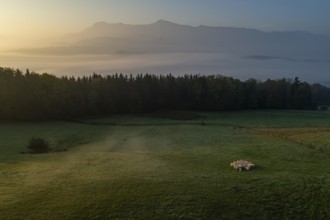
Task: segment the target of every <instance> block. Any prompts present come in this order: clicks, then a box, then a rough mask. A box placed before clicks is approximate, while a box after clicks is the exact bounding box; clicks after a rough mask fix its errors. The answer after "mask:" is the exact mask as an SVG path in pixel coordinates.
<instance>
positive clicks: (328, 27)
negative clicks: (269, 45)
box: [0, 0, 330, 81]
mask: <svg viewBox="0 0 330 220" xmlns="http://www.w3.org/2000/svg"><path fill="white" fill-rule="evenodd" d="M329 11H330V1H329V0H56V1H55V0H53V1H50V0H0V66H9V67H15V68H20V69H25V68H29V69H30V70H35V71H37V72H50V73H55V74H57V73H58V74H65V75H68V74H69V75H70V74H82V73H83V74H89V73H91V72H94V71H96V72H99V73H104V74H108V73H115V72H124V73H132V72H133V71H135V72H137V73H142V72H153V73H160V72H164V73H168V72H172V73H174V72H175V71H176V72H178V73H195V72H196V71H198V72H196V73H212V74H214V73H216V74H218V73H220V74H224V75H226V74H229V75H232V76H235V77H238V78H243V79H246V78H249V77H255V78H257V79H266V78H268V77H271V76H272V77H273V78H278V77H294V76H298V75H299V74H301V76H302V77H305V79H306V80H310V81H316V80H318V81H326V80H328V73H329V72H328V70H329V69H330V61H329V62H323V63H322V64H321V63H318V62H309V63H300V62H288V61H281V63H279V62H280V61H279V60H268V61H264V62H261V61H255V60H242V59H240V57H239V56H238V57H236V58H230V59H229V58H228V59H227V58H221V59H220V58H219V59H218V58H216V59H218V60H217V65H214V59H215V58H214V57H209V55H208V54H206V55H201V54H190V55H189V56H187V54H174V55H173V54H170V55H168V56H166V57H164V56H165V55H163V54H159V55H158V56H155V55H149V56H146V57H143V56H140V55H136V56H129V57H107V58H104V57H102V58H100V57H97V58H95V59H92V60H89V59H91V58H90V57H88V58H86V57H52V56H50V57H44V56H39V57H37V56H30V55H29V56H28V55H26V56H25V55H17V54H14V55H12V54H10V53H11V52H12V51H15V50H12V49H21V48H35V47H47V46H53V45H54V42H60V41H61V40H58V39H63V36H68V35H67V34H69V33H77V32H81V31H83V30H85V29H87V28H88V27H91V26H92V25H93V24H94V23H96V22H100V21H105V22H108V23H124V24H151V23H154V22H156V21H157V20H159V19H163V20H168V21H171V22H174V23H178V24H185V25H191V26H199V25H207V26H225V27H245V28H254V29H258V30H262V31H296V30H300V31H301V30H303V31H308V32H312V33H315V34H321V35H326V36H328V37H330V22H329V21H330V13H329ZM55 46H56V45H55ZM270 52H272V51H270ZM258 55H259V54H258ZM261 55H265V54H261ZM266 55H267V54H266ZM182 57H183V58H182ZM201 57H202V58H203V59H201ZM307 58H308V59H311V58H309V57H307ZM307 58H306V59H307ZM81 59H87V60H84V61H85V62H84V63H82V62H81ZM322 59H324V60H329V58H328V57H326V58H322ZM311 60H312V59H311ZM150 61H152V62H150ZM164 61H166V62H164ZM156 64H157V65H156ZM109 67H111V68H109ZM125 68H126V69H125ZM219 70H221V71H222V72H218V71H219ZM193 71H195V72H193ZM315 72H317V74H319V75H317V76H315V75H313V74H315ZM250 73H253V74H254V75H253V74H250ZM235 74H238V75H235ZM262 74H263V75H262ZM265 74H266V75H265ZM280 74H282V75H280ZM290 74H291V75H290ZM303 79H304V78H303Z"/></svg>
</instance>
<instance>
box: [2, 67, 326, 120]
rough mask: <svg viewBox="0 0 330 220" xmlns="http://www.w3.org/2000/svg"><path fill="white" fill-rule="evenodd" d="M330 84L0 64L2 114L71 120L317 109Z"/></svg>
mask: <svg viewBox="0 0 330 220" xmlns="http://www.w3.org/2000/svg"><path fill="white" fill-rule="evenodd" d="M317 105H330V89H329V88H327V87H325V86H322V85H320V84H313V85H311V84H309V83H307V82H301V81H300V80H299V79H298V78H295V79H279V80H270V79H268V80H266V81H257V80H255V79H249V80H246V81H241V80H238V79H234V78H232V77H226V76H221V75H211V76H205V75H184V76H177V77H174V76H172V75H171V74H169V75H151V74H139V75H136V76H132V75H123V74H114V75H108V76H101V75H98V74H95V73H94V74H93V75H91V76H83V77H67V76H62V77H56V76H54V75H50V74H46V73H45V74H37V73H35V72H30V71H28V70H27V71H26V73H23V72H22V71H20V70H15V69H11V68H0V119H1V120H50V119H73V118H79V117H82V116H91V115H100V114H102V115H104V114H118V113H120V114H127V113H146V112H152V111H156V110H164V109H166V110H192V111H223V110H226V111H231V110H245V109H313V108H315V107H316V106H317Z"/></svg>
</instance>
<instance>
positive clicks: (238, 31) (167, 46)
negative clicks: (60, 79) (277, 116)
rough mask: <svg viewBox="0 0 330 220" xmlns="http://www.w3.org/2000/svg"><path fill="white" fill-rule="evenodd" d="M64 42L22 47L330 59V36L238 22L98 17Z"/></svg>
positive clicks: (63, 52) (37, 50)
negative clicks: (126, 20)
mask: <svg viewBox="0 0 330 220" xmlns="http://www.w3.org/2000/svg"><path fill="white" fill-rule="evenodd" d="M64 39H65V40H67V42H68V43H66V44H64V45H63V46H61V47H58V46H56V47H55V46H54V47H47V48H34V49H25V50H19V52H23V53H33V54H35V53H36V54H51V55H74V54H138V53H224V54H232V55H235V56H239V57H242V58H247V59H256V60H265V59H264V58H272V57H273V58H279V57H280V58H283V59H286V60H288V61H290V60H291V61H297V60H300V61H304V60H317V61H323V60H324V61H328V60H330V39H329V38H328V37H326V36H321V35H316V34H312V33H309V32H305V31H283V32H280V31H274V32H263V31H259V30H256V29H247V28H235V27H210V26H204V25H200V26H196V27H194V26H189V25H180V24H176V23H172V22H169V21H166V20H158V21H157V22H155V23H152V24H142V25H128V24H122V23H117V24H110V23H107V22H97V23H95V24H94V25H92V26H91V27H89V28H87V29H85V30H83V31H81V32H79V33H74V34H69V35H66V36H65V38H64Z"/></svg>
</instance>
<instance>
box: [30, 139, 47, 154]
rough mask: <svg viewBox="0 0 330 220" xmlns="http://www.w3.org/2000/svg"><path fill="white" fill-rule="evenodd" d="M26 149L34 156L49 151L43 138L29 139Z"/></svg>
mask: <svg viewBox="0 0 330 220" xmlns="http://www.w3.org/2000/svg"><path fill="white" fill-rule="evenodd" d="M27 148H28V149H29V150H30V152H31V153H34V154H42V153H48V152H49V151H50V150H51V149H50V147H49V143H48V141H46V140H45V139H43V138H31V139H30V140H29V144H28V146H27Z"/></svg>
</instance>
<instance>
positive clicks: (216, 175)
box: [0, 111, 330, 219]
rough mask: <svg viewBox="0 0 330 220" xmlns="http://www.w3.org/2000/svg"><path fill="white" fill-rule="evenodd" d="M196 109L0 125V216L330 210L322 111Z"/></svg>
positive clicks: (273, 215)
mask: <svg viewBox="0 0 330 220" xmlns="http://www.w3.org/2000/svg"><path fill="white" fill-rule="evenodd" d="M203 116H205V117H206V118H198V119H195V120H192V121H178V120H171V119H169V118H171V117H166V118H162V119H159V118H156V117H154V115H153V116H152V117H148V115H143V117H141V116H114V117H108V118H94V119H85V120H84V121H83V123H82V122H80V123H73V122H72V123H69V122H47V123H20V124H13V123H2V124H0V219H201V218H202V219H286V218H287V219H294V218H297V219H329V218H330V208H329V207H328V204H330V189H329V185H330V167H329V163H330V155H329V153H330V140H329V139H328V137H329V136H330V114H329V113H327V112H313V111H306V112H304V111H247V112H224V113H204V114H203ZM33 136H38V137H43V138H46V139H47V140H49V141H50V143H51V147H53V148H60V149H61V148H65V149H68V151H66V152H60V153H49V154H40V155H31V154H22V153H20V152H24V151H26V144H27V142H28V140H29V138H31V137H33ZM237 159H246V160H251V161H252V162H253V163H255V164H256V165H257V166H256V168H255V169H254V170H252V171H250V172H236V171H234V170H232V169H231V167H230V166H229V164H230V163H231V162H232V161H233V160H237Z"/></svg>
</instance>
